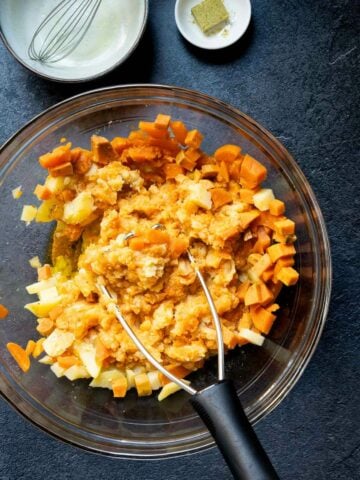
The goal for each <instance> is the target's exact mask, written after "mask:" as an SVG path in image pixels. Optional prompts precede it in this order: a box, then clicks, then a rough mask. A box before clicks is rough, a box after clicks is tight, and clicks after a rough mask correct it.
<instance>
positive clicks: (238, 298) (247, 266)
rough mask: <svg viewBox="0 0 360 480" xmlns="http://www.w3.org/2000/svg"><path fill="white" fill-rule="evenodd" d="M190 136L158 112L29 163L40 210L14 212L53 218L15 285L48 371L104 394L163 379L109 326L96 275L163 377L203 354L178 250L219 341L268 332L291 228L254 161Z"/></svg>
mask: <svg viewBox="0 0 360 480" xmlns="http://www.w3.org/2000/svg"><path fill="white" fill-rule="evenodd" d="M202 140H203V136H202V134H201V132H199V131H197V130H191V131H188V130H187V128H186V126H185V125H184V124H183V123H182V122H181V121H171V119H170V117H169V116H167V115H163V114H159V115H158V117H157V118H156V120H155V121H154V122H145V121H144V122H140V123H139V130H136V131H132V132H130V134H129V135H128V137H116V138H114V139H113V140H111V141H109V140H108V139H106V138H104V137H99V136H96V135H94V136H92V138H91V148H90V149H89V150H86V149H82V148H77V147H76V148H73V147H72V145H71V144H70V143H68V144H63V145H61V146H59V147H57V148H55V149H54V150H53V151H52V152H50V153H46V154H44V155H43V156H41V157H40V159H39V161H40V164H41V166H42V167H44V168H45V169H47V171H48V176H47V178H46V180H45V182H44V184H43V185H38V186H37V187H36V189H35V194H36V196H37V197H38V199H39V200H41V204H40V206H39V207H37V208H35V207H33V209H34V208H35V212H34V210H33V209H31V212H28V213H29V217H27V216H26V215H27V214H26V208H25V210H24V213H23V220H24V221H31V220H33V218H34V217H35V221H38V222H48V221H53V220H55V221H56V228H55V231H54V235H53V242H52V265H43V266H41V267H40V268H38V277H39V278H38V282H36V283H34V284H32V285H30V286H28V287H27V290H28V292H29V293H32V294H38V295H39V300H38V301H37V302H33V303H30V304H27V305H26V308H27V309H28V310H30V311H31V312H33V313H34V314H35V315H36V317H37V318H38V326H37V330H38V332H39V333H40V335H41V338H42V341H41V342H40V343H39V342H38V343H39V347H38V349H37V353H38V354H39V350H40V351H41V350H44V352H45V356H44V357H42V358H41V359H40V361H41V362H42V363H47V364H49V365H51V368H52V370H53V371H54V373H55V374H56V375H57V376H63V375H64V376H66V377H68V378H69V379H70V380H75V379H77V378H92V382H91V383H90V386H94V387H103V388H110V389H112V390H113V392H114V395H115V396H118V397H123V396H124V395H125V394H126V392H127V391H128V390H129V389H130V388H132V387H135V388H136V389H137V392H138V394H139V395H149V394H151V392H152V391H153V390H156V389H158V388H160V387H162V386H164V385H165V384H166V383H167V382H166V380H165V379H164V378H162V376H161V375H160V374H158V372H154V368H153V367H152V366H151V365H150V364H149V363H148V362H147V361H146V360H145V359H144V357H143V356H142V354H141V353H140V352H139V351H137V349H136V347H135V346H134V344H133V343H132V341H131V340H130V338H129V337H128V336H127V334H126V333H125V332H124V331H123V329H122V327H121V325H120V324H119V322H118V321H117V319H116V318H115V316H114V315H113V313H112V312H111V309H109V308H108V307H109V305H108V301H107V300H106V299H105V298H103V297H102V296H101V295H100V293H99V289H98V286H97V285H98V282H103V283H104V284H105V285H106V286H107V287H108V288H109V289H110V290H111V292H112V294H113V296H114V297H115V298H116V301H117V303H118V305H119V307H120V309H121V311H122V313H123V314H124V316H125V317H126V319H127V320H128V322H129V323H130V324H131V325H132V328H133V329H134V330H135V332H136V334H137V335H138V336H139V337H140V339H141V341H142V342H143V343H144V344H145V345H146V347H147V348H148V349H149V350H150V352H151V353H152V354H153V355H154V356H155V357H156V358H157V359H158V360H159V361H161V362H162V364H163V365H164V366H165V367H166V368H169V369H170V370H171V371H173V372H175V373H176V374H177V375H179V376H182V377H185V376H186V375H187V374H188V373H190V372H192V371H194V370H197V369H198V368H201V367H202V366H203V364H204V361H205V360H206V359H207V358H208V357H209V356H211V355H214V354H216V336H215V328H214V325H213V323H212V318H211V315H210V312H209V308H208V305H207V302H206V300H205V296H204V293H203V291H202V289H201V286H200V284H199V282H198V280H197V278H196V275H195V272H194V270H193V268H192V266H191V264H190V262H189V260H188V257H187V255H186V251H187V249H190V250H191V253H192V255H193V256H194V258H195V260H196V262H197V264H198V265H199V266H200V268H201V271H202V272H203V274H204V276H205V278H206V282H207V285H208V287H209V289H210V291H211V294H212V296H213V299H214V302H215V305H216V308H217V311H218V313H219V316H220V318H221V321H222V325H223V334H224V342H225V346H226V347H227V349H232V348H234V347H236V346H237V345H244V344H245V343H247V342H249V341H250V342H252V343H255V344H258V345H261V343H262V341H263V334H265V335H266V334H268V333H269V331H270V329H271V326H272V324H273V322H274V321H275V318H276V311H277V310H278V308H279V306H278V305H277V304H276V303H275V300H276V297H277V295H278V293H279V291H280V289H281V286H282V285H287V286H290V285H293V284H294V283H296V281H297V278H298V274H297V272H296V271H295V270H294V269H293V264H294V254H295V249H294V245H293V243H294V241H295V239H296V237H295V224H294V222H293V221H291V220H290V219H288V218H286V217H285V215H284V209H285V205H284V203H283V202H281V201H280V200H278V199H275V197H274V194H273V192H272V190H271V189H270V188H263V187H262V186H261V183H262V182H263V181H264V180H265V179H266V173H267V172H266V168H265V167H264V166H263V165H262V164H260V163H259V162H258V161H257V160H255V159H254V158H252V157H251V156H250V155H248V154H246V153H243V152H242V150H241V147H240V146H237V145H223V146H220V147H219V148H218V149H217V150H216V151H215V152H213V153H212V154H208V153H205V152H204V151H203V150H201V148H200V147H201V143H202ZM156 224H161V225H162V226H163V229H161V230H156V229H153V226H154V225H156ZM129 232H133V234H134V235H133V236H132V237H131V238H130V237H129V236H128V235H127V234H128V233H129ZM164 388H166V389H167V390H166V391H168V392H169V393H171V392H173V391H174V390H175V389H174V388H173V386H170V387H169V385H166V387H164ZM163 396H164V394H163V395H162V397H163ZM162 397H161V398H162Z"/></svg>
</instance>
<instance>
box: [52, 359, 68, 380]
mask: <svg viewBox="0 0 360 480" xmlns="http://www.w3.org/2000/svg"><path fill="white" fill-rule="evenodd" d="M50 370H52V371H53V372H54V373H55V375H56V376H57V377H58V378H60V377H63V376H64V373H65V371H66V370H65V368H62V367H60V365H59V364H58V363H57V362H55V363H54V364H53V365H51V367H50Z"/></svg>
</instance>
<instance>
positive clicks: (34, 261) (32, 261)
mask: <svg viewBox="0 0 360 480" xmlns="http://www.w3.org/2000/svg"><path fill="white" fill-rule="evenodd" d="M29 263H30V267H32V268H40V267H41V262H40V259H39V257H38V256H36V257H33V258H30V260H29Z"/></svg>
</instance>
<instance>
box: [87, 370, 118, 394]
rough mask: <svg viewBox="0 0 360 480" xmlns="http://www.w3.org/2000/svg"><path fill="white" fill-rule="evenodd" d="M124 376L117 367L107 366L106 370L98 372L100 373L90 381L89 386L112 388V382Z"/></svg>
mask: <svg viewBox="0 0 360 480" xmlns="http://www.w3.org/2000/svg"><path fill="white" fill-rule="evenodd" d="M124 377H125V374H124V372H122V371H121V370H119V369H118V368H109V369H108V370H103V371H102V372H100V375H98V376H97V377H96V378H94V379H93V381H92V382H91V383H90V387H98V388H108V389H110V390H112V382H113V381H115V380H117V379H119V378H124Z"/></svg>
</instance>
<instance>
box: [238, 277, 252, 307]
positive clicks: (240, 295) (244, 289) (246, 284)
mask: <svg viewBox="0 0 360 480" xmlns="http://www.w3.org/2000/svg"><path fill="white" fill-rule="evenodd" d="M249 287H250V282H249V280H246V281H245V282H243V283H242V284H241V285H240V287H239V288H238V290H237V292H236V295H237V296H238V298H239V300H240V301H241V302H243V301H244V300H245V295H246V292H247V291H248V288H249Z"/></svg>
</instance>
